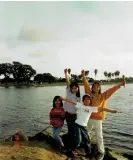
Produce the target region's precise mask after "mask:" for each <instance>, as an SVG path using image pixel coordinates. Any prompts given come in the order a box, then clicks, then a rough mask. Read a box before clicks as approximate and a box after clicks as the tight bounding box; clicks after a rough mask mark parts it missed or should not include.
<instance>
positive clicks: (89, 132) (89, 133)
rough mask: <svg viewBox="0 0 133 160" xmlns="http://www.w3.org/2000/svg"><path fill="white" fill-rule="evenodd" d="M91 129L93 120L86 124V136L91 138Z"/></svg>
mask: <svg viewBox="0 0 133 160" xmlns="http://www.w3.org/2000/svg"><path fill="white" fill-rule="evenodd" d="M92 129H93V120H91V119H89V121H88V124H87V131H88V135H89V137H90V138H91V131H92Z"/></svg>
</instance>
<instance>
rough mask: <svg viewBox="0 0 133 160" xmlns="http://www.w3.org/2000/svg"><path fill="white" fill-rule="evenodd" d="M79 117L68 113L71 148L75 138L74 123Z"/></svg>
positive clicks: (67, 120)
mask: <svg viewBox="0 0 133 160" xmlns="http://www.w3.org/2000/svg"><path fill="white" fill-rule="evenodd" d="M76 117H77V115H76V114H70V113H67V112H66V122H67V127H68V138H69V143H68V146H69V148H71V146H72V143H73V136H74V122H75V120H76Z"/></svg>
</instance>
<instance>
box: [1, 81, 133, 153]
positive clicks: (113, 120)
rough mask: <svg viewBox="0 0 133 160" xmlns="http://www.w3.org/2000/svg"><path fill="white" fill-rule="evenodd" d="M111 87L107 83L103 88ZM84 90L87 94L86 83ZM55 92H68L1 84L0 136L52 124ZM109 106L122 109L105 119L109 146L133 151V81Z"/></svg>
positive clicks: (118, 93) (105, 137) (57, 89)
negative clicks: (51, 112)
mask: <svg viewBox="0 0 133 160" xmlns="http://www.w3.org/2000/svg"><path fill="white" fill-rule="evenodd" d="M109 87H111V86H103V87H102V90H103V91H104V90H106V89H107V88H109ZM81 94H82V95H83V94H84V90H83V87H81ZM55 95H61V96H65V87H64V86H60V87H40V88H34V87H33V88H14V87H11V88H0V139H4V138H7V137H8V136H10V135H12V134H14V133H15V132H16V131H18V130H22V131H24V132H25V133H26V134H27V135H34V134H36V133H37V132H39V131H41V130H43V129H44V128H45V127H46V126H48V125H49V111H50V108H51V106H52V100H53V97H54V96H55ZM108 106H109V107H110V108H115V109H118V110H119V111H121V112H122V113H119V114H111V113H107V119H106V121H104V123H103V131H104V143H105V146H107V147H110V148H113V149H115V150H119V151H126V152H128V153H131V154H133V85H132V84H130V85H127V86H126V87H125V88H121V89H120V90H119V91H117V93H116V94H114V95H113V96H112V97H111V98H110V100H109V101H108ZM64 128H66V127H65V126H64Z"/></svg>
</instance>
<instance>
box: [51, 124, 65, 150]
mask: <svg viewBox="0 0 133 160" xmlns="http://www.w3.org/2000/svg"><path fill="white" fill-rule="evenodd" d="M61 129H62V127H58V128H53V137H54V138H55V140H56V142H57V144H58V146H59V147H63V146H64V144H63V141H62V139H61V137H60V132H61Z"/></svg>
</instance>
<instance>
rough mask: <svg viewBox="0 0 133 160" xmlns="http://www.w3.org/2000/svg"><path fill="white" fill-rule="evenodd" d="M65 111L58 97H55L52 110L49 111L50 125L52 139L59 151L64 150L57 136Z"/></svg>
mask: <svg viewBox="0 0 133 160" xmlns="http://www.w3.org/2000/svg"><path fill="white" fill-rule="evenodd" d="M64 119H65V111H64V109H63V103H62V100H61V99H60V97H59V96H55V97H54V100H53V108H52V109H51V111H50V124H51V125H52V126H53V137H54V138H55V140H56V142H57V144H58V146H59V148H60V150H61V151H63V149H64V144H63V142H62V139H61V137H60V136H59V134H60V132H61V129H62V126H63V124H64Z"/></svg>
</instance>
